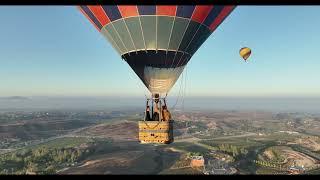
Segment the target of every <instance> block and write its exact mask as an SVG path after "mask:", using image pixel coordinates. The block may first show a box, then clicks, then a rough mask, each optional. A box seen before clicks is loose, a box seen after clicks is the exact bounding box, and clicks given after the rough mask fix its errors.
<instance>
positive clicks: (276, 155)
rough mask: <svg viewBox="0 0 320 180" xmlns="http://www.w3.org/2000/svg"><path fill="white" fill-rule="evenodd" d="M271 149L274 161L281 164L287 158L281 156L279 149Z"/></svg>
mask: <svg viewBox="0 0 320 180" xmlns="http://www.w3.org/2000/svg"><path fill="white" fill-rule="evenodd" d="M270 151H271V153H272V154H273V157H272V159H271V161H272V162H273V163H276V164H280V163H282V162H283V161H284V160H285V158H284V157H283V156H281V153H280V152H279V151H278V150H276V149H274V148H271V149H270Z"/></svg>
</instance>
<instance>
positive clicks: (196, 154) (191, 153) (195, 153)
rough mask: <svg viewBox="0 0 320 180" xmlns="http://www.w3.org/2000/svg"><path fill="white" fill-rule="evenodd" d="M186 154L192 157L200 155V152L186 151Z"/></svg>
mask: <svg viewBox="0 0 320 180" xmlns="http://www.w3.org/2000/svg"><path fill="white" fill-rule="evenodd" d="M187 156H188V157H192V156H202V154H201V153H199V152H188V154H187Z"/></svg>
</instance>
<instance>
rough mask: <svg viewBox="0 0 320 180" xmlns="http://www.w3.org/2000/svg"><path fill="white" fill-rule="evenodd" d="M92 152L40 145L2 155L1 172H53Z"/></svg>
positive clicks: (0, 158) (0, 159)
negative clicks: (35, 147)
mask: <svg viewBox="0 0 320 180" xmlns="http://www.w3.org/2000/svg"><path fill="white" fill-rule="evenodd" d="M88 153H90V150H89V149H86V150H85V149H77V148H53V149H48V148H46V147H39V148H37V149H33V150H22V151H20V152H13V153H9V154H5V155H2V156H0V174H26V173H36V174H53V173H55V172H56V171H57V170H58V169H59V168H62V167H65V166H70V165H72V164H73V163H76V162H78V161H79V160H81V159H82V158H83V157H85V156H86V155H87V154H88Z"/></svg>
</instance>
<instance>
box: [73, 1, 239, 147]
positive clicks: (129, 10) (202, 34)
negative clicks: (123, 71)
mask: <svg viewBox="0 0 320 180" xmlns="http://www.w3.org/2000/svg"><path fill="white" fill-rule="evenodd" d="M234 8H235V6H218V5H217V6H214V5H169V6H165V5H103V6H100V5H94V6H79V9H80V11H81V12H82V13H83V14H84V15H85V16H86V17H87V18H88V19H89V21H91V23H92V24H93V25H94V26H95V27H96V28H97V30H98V31H99V32H101V34H102V35H103V36H104V37H105V38H106V39H107V40H108V41H109V42H110V43H111V44H112V46H113V48H114V49H115V50H116V51H117V52H118V53H119V55H120V56H121V58H122V59H123V60H125V61H126V62H127V63H128V65H129V66H130V67H131V68H132V69H133V71H134V72H135V73H136V74H137V75H138V76H139V78H140V79H141V81H142V82H143V83H144V85H145V86H146V87H147V88H148V90H149V91H150V93H151V95H152V99H159V97H160V98H161V97H164V96H166V94H167V93H169V91H170V89H171V88H172V87H173V85H174V84H175V82H176V81H177V79H178V78H179V76H180V74H181V73H182V72H183V70H184V68H185V66H186V65H187V63H188V62H189V61H190V59H191V57H192V56H193V55H194V53H195V52H196V51H197V50H198V49H199V47H200V46H201V45H202V44H203V42H204V41H205V40H206V39H207V38H208V37H209V36H210V35H211V34H212V33H213V32H214V31H215V30H216V29H217V28H218V26H219V25H220V24H221V23H222V22H223V21H224V20H225V19H226V17H227V16H228V15H229V14H230V13H231V12H232V11H233V10H234ZM157 96H159V97H157ZM164 100H165V99H164ZM160 103H161V101H160ZM152 105H153V103H152ZM160 108H161V104H160ZM152 112H153V109H152ZM160 112H161V111H160ZM161 119H162V118H161V113H160V121H161ZM160 121H159V122H160ZM152 123H153V122H152V121H148V124H146V121H145V122H144V124H145V125H146V126H143V123H142V124H141V127H140V124H139V127H140V129H143V128H146V129H148V132H145V133H143V132H142V131H140V133H139V139H140V140H141V142H142V141H143V142H159V143H170V142H172V141H173V137H172V128H171V130H169V131H165V133H164V134H161V133H158V132H156V131H154V133H152V130H157V128H158V127H159V128H160V129H161V128H162V130H166V129H168V128H169V129H170V127H171V126H172V124H170V123H169V125H168V124H163V125H161V124H160V126H159V123H158V122H156V124H158V126H157V127H154V128H151V125H150V124H152ZM142 126H143V127H142ZM148 133H149V134H148ZM157 133H158V134H157ZM156 137H158V139H157V138H156ZM159 137H160V139H159ZM142 139H144V140H142Z"/></svg>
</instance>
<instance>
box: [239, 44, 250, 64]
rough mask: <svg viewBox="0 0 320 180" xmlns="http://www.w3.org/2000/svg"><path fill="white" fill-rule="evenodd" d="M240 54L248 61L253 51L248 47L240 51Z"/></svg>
mask: <svg viewBox="0 0 320 180" xmlns="http://www.w3.org/2000/svg"><path fill="white" fill-rule="evenodd" d="M239 54H240V56H241V57H242V58H243V59H244V60H245V61H246V60H247V59H248V58H249V57H250V55H251V49H250V48H248V47H243V48H241V49H240V51H239Z"/></svg>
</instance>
